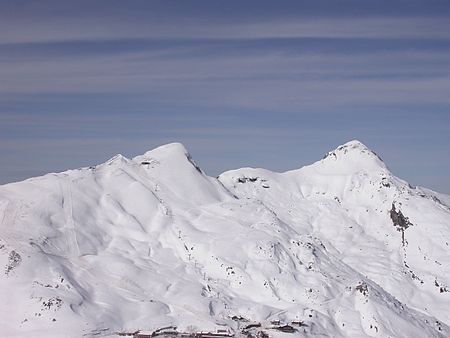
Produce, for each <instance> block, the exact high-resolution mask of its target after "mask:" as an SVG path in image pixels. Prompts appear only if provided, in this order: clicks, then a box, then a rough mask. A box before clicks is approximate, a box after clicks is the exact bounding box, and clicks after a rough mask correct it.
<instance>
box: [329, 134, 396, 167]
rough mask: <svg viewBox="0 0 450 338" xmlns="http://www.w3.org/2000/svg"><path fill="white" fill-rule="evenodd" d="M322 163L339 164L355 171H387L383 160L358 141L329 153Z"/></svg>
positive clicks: (343, 145) (350, 142) (348, 143)
mask: <svg viewBox="0 0 450 338" xmlns="http://www.w3.org/2000/svg"><path fill="white" fill-rule="evenodd" d="M321 162H325V163H330V164H331V163H334V162H339V163H341V165H343V166H345V167H350V168H351V169H353V170H360V169H380V168H382V169H387V167H386V165H385V163H384V162H383V160H382V159H381V158H380V157H379V156H378V155H377V154H376V153H375V152H374V151H372V150H371V149H369V148H368V147H367V146H366V145H365V144H363V143H362V142H360V141H358V140H352V141H349V142H347V143H344V144H342V145H340V146H339V147H337V148H336V149H334V150H332V151H330V152H328V153H327V154H326V155H325V156H324V158H323V159H322V161H321Z"/></svg>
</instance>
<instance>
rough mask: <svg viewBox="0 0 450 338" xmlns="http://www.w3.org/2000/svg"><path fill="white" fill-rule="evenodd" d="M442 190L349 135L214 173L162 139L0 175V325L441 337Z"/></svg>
mask: <svg viewBox="0 0 450 338" xmlns="http://www.w3.org/2000/svg"><path fill="white" fill-rule="evenodd" d="M448 201H450V196H446V195H442V194H436V193H434V192H433V191H430V190H427V189H421V188H413V187H410V186H409V185H408V183H407V182H404V181H402V180H401V179H399V178H397V177H395V176H393V175H392V174H391V173H390V172H389V171H388V170H387V168H386V166H385V165H384V163H383V162H382V161H381V160H380V159H379V158H378V156H377V155H376V154H374V153H373V152H372V151H371V150H369V149H368V148H367V147H366V146H365V145H363V144H362V143H361V142H359V141H351V142H348V143H346V144H344V145H342V146H339V147H338V148H336V149H335V150H333V151H331V152H329V153H328V155H327V156H326V158H324V159H322V160H319V161H317V162H315V163H313V164H311V165H309V166H305V167H303V168H300V169H296V170H292V171H288V172H285V173H276V172H272V171H270V170H265V169H251V168H243V169H238V170H232V171H228V172H225V173H223V174H221V175H220V176H219V178H218V179H216V178H212V177H209V176H207V175H206V174H205V173H204V172H203V171H202V170H201V169H200V168H199V166H198V165H197V164H196V163H195V162H194V161H193V159H192V157H191V156H190V155H189V152H188V151H187V150H186V148H185V147H184V146H183V145H181V144H180V143H171V144H168V145H164V146H161V147H159V148H156V149H154V150H151V151H148V152H146V153H145V154H143V155H139V156H136V157H134V158H133V159H127V158H126V157H124V156H122V155H117V156H115V157H113V158H112V159H110V160H108V161H106V162H105V163H103V164H101V165H98V166H92V167H89V168H82V169H78V170H69V171H66V172H63V173H59V174H48V175H45V176H42V177H40V178H36V179H30V180H27V181H24V182H19V183H14V184H7V185H4V186H0V264H2V265H3V266H4V267H5V269H4V273H3V274H2V275H1V276H0V290H1V297H2V302H1V303H0V335H1V336H2V337H23V336H33V337H61V336H64V337H80V336H85V337H97V336H108V335H109V336H114V335H115V333H117V332H122V333H132V332H135V331H137V330H149V331H151V332H155V331H156V330H158V329H161V328H164V327H166V328H169V330H172V331H173V330H175V329H174V328H173V327H176V330H177V331H178V332H184V333H189V332H201V331H203V332H205V331H206V332H208V331H210V332H216V331H218V330H221V331H220V332H222V334H223V332H229V333H231V334H233V335H235V336H240V335H246V336H248V335H252V336H257V335H261V333H258V332H259V331H263V332H266V333H268V334H269V335H270V336H278V335H280V336H281V335H282V336H283V337H287V336H289V333H280V332H279V331H277V330H276V327H277V326H278V327H284V329H285V330H287V331H290V332H292V333H291V334H292V336H308V337H314V336H333V337H389V336H391V337H392V336H394V337H448V336H450V328H449V326H448V325H450V315H449V312H448V308H449V306H450V298H449V297H450V292H449V291H450V277H449V276H450V258H449V256H448V247H449V243H450V205H448ZM278 323H279V324H278ZM285 325H288V326H287V327H285ZM224 330H225V331H224Z"/></svg>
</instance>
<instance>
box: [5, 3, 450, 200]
mask: <svg viewBox="0 0 450 338" xmlns="http://www.w3.org/2000/svg"><path fill="white" fill-rule="evenodd" d="M0 5H1V10H0V79H1V81H0V157H1V162H0V163H1V165H0V183H6V182H12V181H17V180H22V179H24V178H27V177H31V176H36V175H40V174H43V173H46V172H54V171H62V170H65V169H69V168H76V167H81V166H86V165H91V164H97V163H100V162H103V161H105V160H106V159H108V158H109V157H112V156H113V155H114V154H116V153H122V154H124V155H125V156H128V157H131V156H134V155H137V154H140V153H142V152H145V151H146V150H149V149H152V148H154V147H156V146H158V145H161V144H164V143H168V142H173V141H179V142H182V143H184V144H185V146H186V147H187V148H188V149H189V150H190V152H191V153H192V155H193V157H194V158H195V159H196V161H197V162H198V163H199V164H200V165H201V167H202V168H203V169H204V170H205V171H206V172H207V173H208V174H210V175H217V174H219V173H220V172H222V171H225V170H228V169H234V168H238V167H243V166H252V167H265V168H268V169H272V170H277V171H284V170H288V169H293V168H298V167H300V166H303V165H306V164H309V163H312V162H314V161H316V160H318V159H320V158H321V157H322V156H323V154H324V153H326V152H327V151H329V150H331V149H334V148H335V147H337V146H338V145H340V144H342V143H345V142H347V141H349V140H352V139H359V140H360V141H362V142H363V143H365V144H366V145H367V146H369V147H370V148H371V149H373V150H374V151H376V152H377V153H378V154H380V155H381V157H382V158H383V159H384V160H385V162H386V163H387V165H388V166H389V167H390V169H391V170H392V171H393V173H394V174H396V175H397V176H399V177H402V178H404V179H406V180H408V181H409V182H410V183H411V184H414V185H422V186H426V187H429V188H432V189H434V190H437V191H440V192H445V193H450V175H449V173H450V3H449V2H448V1H420V2H419V1H314V2H313V1H189V2H188V1H170V0H165V1H133V0H131V1H114V0H111V1H46V0H42V1H19V0H17V1H1V0H0Z"/></svg>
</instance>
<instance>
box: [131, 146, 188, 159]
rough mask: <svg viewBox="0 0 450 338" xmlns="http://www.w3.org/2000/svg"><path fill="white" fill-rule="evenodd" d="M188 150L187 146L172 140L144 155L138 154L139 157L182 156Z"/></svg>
mask: <svg viewBox="0 0 450 338" xmlns="http://www.w3.org/2000/svg"><path fill="white" fill-rule="evenodd" d="M187 154H188V151H187V149H186V147H185V146H184V145H183V144H181V143H179V142H172V143H168V144H164V145H161V146H159V147H157V148H155V149H152V150H149V151H147V152H145V153H144V154H143V155H139V156H136V158H137V157H144V156H145V157H148V156H151V157H164V158H166V157H180V156H186V155H187Z"/></svg>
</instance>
